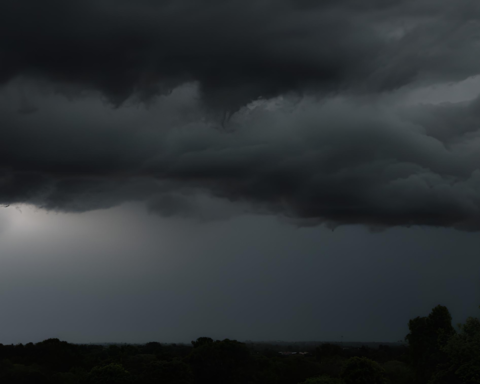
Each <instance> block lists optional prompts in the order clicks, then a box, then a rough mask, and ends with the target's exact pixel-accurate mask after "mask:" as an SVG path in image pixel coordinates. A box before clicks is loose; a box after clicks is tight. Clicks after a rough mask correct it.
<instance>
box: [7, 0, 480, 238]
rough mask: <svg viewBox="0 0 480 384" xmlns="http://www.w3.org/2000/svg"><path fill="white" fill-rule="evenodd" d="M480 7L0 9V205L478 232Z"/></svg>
mask: <svg viewBox="0 0 480 384" xmlns="http://www.w3.org/2000/svg"><path fill="white" fill-rule="evenodd" d="M479 11H480V6H478V5H477V3H476V2H473V1H468V0H459V1H455V2H453V1H450V0H442V1H440V2H438V1H435V2H433V1H430V0H417V1H413V0H404V1H376V0H370V1H364V2H361V4H360V3H359V2H357V1H352V0H342V1H322V2H318V1H309V0H297V1H294V0H282V1H270V0H264V1H253V0H251V1H250V0H247V1H245V0H244V1H239V0H229V1H219V0H202V1H198V0H195V1H193V0H175V1H168V0H166V1H149V0H140V1H130V0H121V1H115V2H114V1H112V0H102V1H93V0H86V1H76V0H74V1H69V2H68V4H67V3H66V2H64V1H60V0H47V1H42V2H38V1H33V0H18V1H15V2H12V1H1V0H0V56H1V58H2V60H1V62H0V127H1V128H0V130H1V131H0V133H1V135H2V136H1V140H0V203H2V204H4V205H8V204H15V203H29V204H34V205H36V206H39V207H43V208H44V209H48V210H63V211H68V212H84V211H88V210H92V209H102V208H109V207H113V206H116V205H118V204H121V203H123V202H127V201H143V202H145V203H146V206H147V208H148V209H149V210H150V211H152V212H155V213H158V214H160V215H163V216H167V217H170V216H175V215H178V216H182V217H197V218H201V219H203V220H210V219H222V218H226V217H231V216H232V215H236V214H241V213H244V212H256V213H263V214H274V215H278V216H279V217H282V218H286V219H287V220H290V221H292V222H294V223H299V224H301V225H316V224H319V223H326V224H328V225H332V226H335V225H340V224H357V223H361V224H366V225H369V226H371V227H375V228H377V227H385V226H395V225H434V226H447V227H455V228H459V229H466V230H478V229H480V211H479V210H480V170H479V166H478V164H480V151H479V146H480V138H479V130H478V127H479V126H480V125H479V123H480V109H479V108H480V101H479V100H480V99H479V98H474V99H470V100H466V101H461V102H450V103H448V102H446V103H436V104H432V103H431V104H429V103H428V100H426V101H424V102H423V103H418V102H415V103H412V102H411V100H410V102H409V97H410V96H411V95H412V94H414V93H415V92H417V95H418V94H421V92H420V91H421V90H422V89H425V87H427V88H428V87H435V86H436V87H445V86H446V85H445V84H447V83H449V82H456V83H457V84H460V83H461V82H465V81H467V82H468V81H469V79H471V78H472V77H474V76H476V75H478V74H479V72H480V70H479V68H478V62H479V59H480V57H479V50H478V49H477V48H478V39H479V36H480V23H479V21H480V13H479ZM419 92H420V93H419ZM222 115H223V118H220V119H219V118H218V117H219V116H222Z"/></svg>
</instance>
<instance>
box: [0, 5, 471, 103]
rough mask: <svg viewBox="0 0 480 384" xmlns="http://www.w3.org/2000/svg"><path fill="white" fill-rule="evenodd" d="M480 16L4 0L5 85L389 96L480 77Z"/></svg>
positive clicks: (455, 10) (123, 93) (416, 8)
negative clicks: (22, 80)
mask: <svg viewBox="0 0 480 384" xmlns="http://www.w3.org/2000/svg"><path fill="white" fill-rule="evenodd" d="M478 16H479V6H478V4H477V3H476V2H475V1H470V0H459V1H447V0H445V1H441V2H440V3H439V2H438V1H431V0H416V1H413V0H404V1H377V0H370V1H364V2H362V4H359V3H358V2H356V1H352V0H341V1H338V0H337V1H320V2H319V1H310V0H296V1H295V0H281V1H271V0H264V1H257V0H247V1H245V0H242V1H240V0H228V1H224V0H222V1H220V0H202V1H198V0H175V1H169V0H165V1H149V0H142V1H128V0H122V1H112V0H103V1H96V0H95V1H94V0H87V1H84V0H83V1H79V0H74V1H69V2H68V3H66V2H64V1H61V0H48V1H42V2H38V1H35V0H19V1H14V2H12V1H7V0H3V1H1V2H0V55H1V56H2V63H1V67H0V80H1V81H3V82H6V81H8V80H9V79H11V78H13V77H15V76H18V75H20V74H22V75H29V76H35V77H46V78H48V79H50V80H52V81H54V82H56V83H57V84H60V85H65V84H69V85H71V86H76V87H78V88H80V89H85V88H86V89H97V90H100V91H101V92H103V93H104V94H105V95H106V96H107V97H108V98H109V99H110V100H111V101H112V102H114V103H115V104H119V103H121V102H122V101H124V100H125V99H127V98H128V97H129V96H130V95H132V94H133V93H137V94H139V95H141V96H142V97H148V96H149V95H151V94H154V93H157V92H159V91H162V90H163V91H166V90H169V89H171V88H172V87H175V86H177V85H181V84H182V83H184V82H186V81H189V82H190V81H198V82H199V84H200V86H201V91H202V98H203V100H204V101H205V102H206V103H207V104H208V105H210V106H213V107H221V108H227V109H231V108H233V109H236V108H238V107H239V106H240V105H242V104H244V103H245V102H248V101H250V100H253V99H256V98H257V97H260V96H263V97H271V96H276V95H278V94H281V93H283V92H287V91H292V90H293V91H300V92H302V91H313V90H315V91H322V92H338V91H346V90H350V91H361V92H378V91H386V90H392V89H396V88H398V87H401V86H404V85H406V84H410V83H412V82H432V81H438V80H441V81H451V80H459V79H464V78H466V77H468V76H471V75H474V74H477V73H478V65H477V63H478V59H479V57H478V55H479V54H478V49H477V44H478V38H479V32H480V28H479V24H478Z"/></svg>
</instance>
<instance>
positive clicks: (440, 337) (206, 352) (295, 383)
mask: <svg viewBox="0 0 480 384" xmlns="http://www.w3.org/2000/svg"><path fill="white" fill-rule="evenodd" d="M408 326H409V333H408V335H407V336H406V338H405V339H406V341H407V344H406V345H404V346H396V347H395V346H386V345H383V346H382V345H380V346H379V347H378V348H368V347H366V346H362V347H361V348H344V347H342V346H340V345H336V344H329V343H326V344H321V345H318V346H315V347H311V348H309V350H308V351H306V352H308V353H307V354H301V355H300V354H290V355H288V356H285V355H282V354H280V353H279V351H278V349H279V347H278V345H277V346H275V345H269V344H267V343H261V344H260V343H242V342H239V341H236V340H229V339H225V340H213V339H211V338H209V337H200V338H198V339H197V340H195V341H192V343H191V345H185V344H162V343H158V342H150V343H147V344H142V345H129V344H123V345H79V344H71V343H68V342H65V341H60V340H59V339H48V340H45V341H42V342H40V343H36V344H34V343H28V344H17V345H3V344H0V383H1V384H83V383H85V384H91V383H98V384H100V383H102V384H103V383H106V384H108V383H120V384H153V383H158V384H160V383H162V384H247V383H251V384H257V383H258V384H411V383H415V384H475V383H479V384H480V320H479V319H478V318H473V317H471V318H468V319H467V321H466V322H465V323H464V324H459V326H458V330H455V328H454V327H453V326H452V318H451V315H450V313H449V311H448V309H447V308H446V307H444V306H441V305H439V306H437V307H435V308H433V309H432V311H431V313H430V314H429V315H428V316H425V317H416V318H414V319H412V320H410V321H409V324H408ZM288 349H290V350H292V347H290V348H288Z"/></svg>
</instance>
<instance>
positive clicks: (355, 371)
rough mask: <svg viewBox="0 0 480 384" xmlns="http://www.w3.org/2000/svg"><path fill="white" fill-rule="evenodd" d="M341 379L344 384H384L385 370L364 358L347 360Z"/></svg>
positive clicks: (385, 381) (385, 380)
mask: <svg viewBox="0 0 480 384" xmlns="http://www.w3.org/2000/svg"><path fill="white" fill-rule="evenodd" d="M342 379H343V381H344V382H345V384H386V383H387V379H386V376H385V370H384V369H383V368H382V367H381V366H380V364H378V363H377V362H375V361H373V360H370V359H367V358H366V357H352V358H350V359H348V360H347V362H346V364H345V367H344V370H343V373H342Z"/></svg>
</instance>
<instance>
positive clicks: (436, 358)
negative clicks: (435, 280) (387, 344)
mask: <svg viewBox="0 0 480 384" xmlns="http://www.w3.org/2000/svg"><path fill="white" fill-rule="evenodd" d="M408 328H409V329H410V333H409V334H408V335H407V336H406V337H405V339H406V340H407V341H408V344H409V351H410V363H411V366H412V367H413V369H414V370H415V376H416V381H417V382H418V383H426V382H427V381H428V380H430V379H431V378H432V376H433V375H434V374H435V372H437V371H438V370H439V369H440V367H441V366H442V364H445V363H446V362H447V355H446V353H445V351H444V350H443V347H444V346H445V345H446V344H447V342H448V340H449V338H450V337H451V336H452V335H454V334H455V329H454V328H453V326H452V316H451V315H450V312H449V311H448V309H447V307H445V306H443V305H437V306H436V307H435V308H433V309H432V311H431V312H430V314H429V315H428V316H427V317H416V318H414V319H412V320H410V321H409V323H408Z"/></svg>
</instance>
